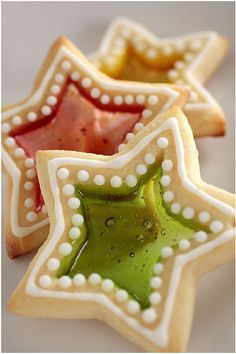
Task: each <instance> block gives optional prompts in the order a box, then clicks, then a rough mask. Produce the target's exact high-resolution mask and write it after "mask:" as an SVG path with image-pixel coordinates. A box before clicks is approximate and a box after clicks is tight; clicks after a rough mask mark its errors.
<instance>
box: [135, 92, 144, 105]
mask: <svg viewBox="0 0 236 354" xmlns="http://www.w3.org/2000/svg"><path fill="white" fill-rule="evenodd" d="M135 100H136V102H137V103H138V104H143V103H144V102H145V96H144V95H141V94H140V95H137V96H136V98H135Z"/></svg>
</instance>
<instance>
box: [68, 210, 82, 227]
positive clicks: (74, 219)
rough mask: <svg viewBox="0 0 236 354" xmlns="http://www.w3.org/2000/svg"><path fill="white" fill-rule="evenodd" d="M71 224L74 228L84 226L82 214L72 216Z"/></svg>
mask: <svg viewBox="0 0 236 354" xmlns="http://www.w3.org/2000/svg"><path fill="white" fill-rule="evenodd" d="M71 222H72V225H74V226H81V225H83V222H84V218H83V216H82V215H81V214H78V213H76V214H74V215H72V217H71Z"/></svg>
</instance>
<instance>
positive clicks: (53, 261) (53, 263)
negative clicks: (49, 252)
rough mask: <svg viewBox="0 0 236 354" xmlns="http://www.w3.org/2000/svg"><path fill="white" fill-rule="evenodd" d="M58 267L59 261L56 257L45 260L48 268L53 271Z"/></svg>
mask: <svg viewBox="0 0 236 354" xmlns="http://www.w3.org/2000/svg"><path fill="white" fill-rule="evenodd" d="M59 267H60V261H59V260H58V259H57V258H50V259H49V260H48V262H47V268H48V270H51V271H55V270H57V269H58V268H59Z"/></svg>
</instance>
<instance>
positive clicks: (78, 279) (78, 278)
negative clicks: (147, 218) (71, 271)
mask: <svg viewBox="0 0 236 354" xmlns="http://www.w3.org/2000/svg"><path fill="white" fill-rule="evenodd" d="M73 283H74V285H75V286H82V285H84V284H85V283H86V279H85V276H84V275H83V274H81V273H78V274H76V275H75V276H74V278H73Z"/></svg>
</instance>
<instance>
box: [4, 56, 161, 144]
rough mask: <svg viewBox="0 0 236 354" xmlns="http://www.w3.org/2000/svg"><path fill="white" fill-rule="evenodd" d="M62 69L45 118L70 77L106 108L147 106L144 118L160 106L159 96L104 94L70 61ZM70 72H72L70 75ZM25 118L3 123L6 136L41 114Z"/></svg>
mask: <svg viewBox="0 0 236 354" xmlns="http://www.w3.org/2000/svg"><path fill="white" fill-rule="evenodd" d="M61 68H62V69H63V70H64V71H66V72H67V73H66V74H62V73H61V72H57V73H55V75H54V78H53V81H54V83H53V84H52V85H51V87H50V94H49V95H48V96H47V97H46V99H45V102H44V103H43V104H42V105H41V108H40V112H41V114H42V115H43V116H49V115H51V114H52V112H53V108H54V107H55V106H56V105H57V103H58V95H59V94H60V92H61V90H62V87H63V84H64V82H65V81H66V79H67V77H68V76H69V77H70V79H71V80H72V81H73V82H76V83H78V82H79V84H80V85H81V87H82V88H83V89H85V90H86V92H88V93H89V95H90V96H91V98H92V99H96V100H99V101H100V103H101V104H102V105H104V106H106V105H108V104H111V103H112V104H114V105H115V106H121V105H123V104H125V105H127V106H129V105H130V106H131V105H145V107H148V108H145V109H144V111H143V116H144V117H147V116H150V114H151V113H152V107H153V106H156V105H157V104H158V101H159V99H158V96H157V95H153V94H151V95H144V94H141V93H140V94H136V95H132V94H119V95H110V94H108V93H103V92H102V90H101V89H100V88H99V87H97V86H96V85H95V84H94V83H93V82H92V80H91V79H90V78H89V77H86V76H84V75H83V74H82V73H81V72H79V71H78V70H75V71H73V70H72V63H71V62H70V61H69V60H63V61H62V63H61ZM68 71H70V72H69V73H68ZM24 115H25V117H21V116H19V115H15V116H13V117H11V118H10V119H8V121H7V122H5V121H4V122H3V123H2V132H3V133H5V134H8V133H10V131H11V130H12V129H14V128H15V127H16V126H19V125H21V124H23V123H24V122H26V121H28V122H31V123H32V122H35V121H36V120H37V119H38V118H39V116H40V115H39V114H38V113H37V112H35V111H28V112H26V113H24ZM5 143H6V145H7V146H10V145H13V140H12V139H11V141H10V140H9V139H8V140H6V141H5Z"/></svg>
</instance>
